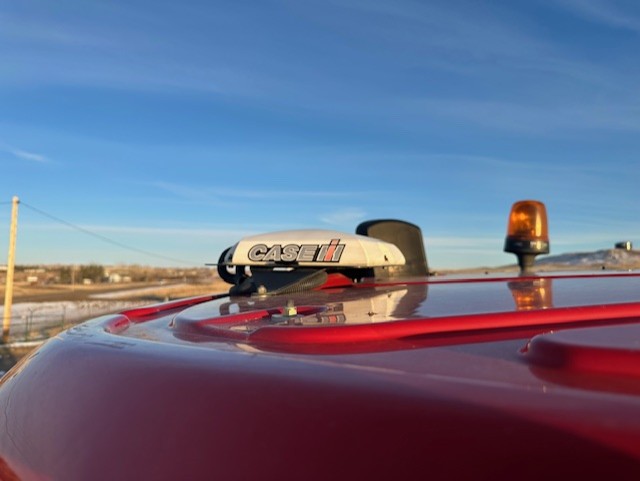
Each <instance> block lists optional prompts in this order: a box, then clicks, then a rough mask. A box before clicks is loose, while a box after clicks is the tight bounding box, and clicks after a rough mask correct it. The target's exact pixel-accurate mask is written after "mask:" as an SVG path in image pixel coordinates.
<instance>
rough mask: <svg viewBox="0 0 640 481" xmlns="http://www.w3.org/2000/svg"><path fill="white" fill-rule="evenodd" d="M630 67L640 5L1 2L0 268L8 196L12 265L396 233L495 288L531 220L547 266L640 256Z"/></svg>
mask: <svg viewBox="0 0 640 481" xmlns="http://www.w3.org/2000/svg"><path fill="white" fill-rule="evenodd" d="M639 60H640V3H638V2H637V1H635V0H629V1H613V0H609V1H605V0H555V1H552V0H526V1H518V0H504V1H487V2H478V1H471V0H469V1H465V0H446V1H407V0H384V1H382V0H261V1H256V0H251V1H250V0H247V1H243V0H229V1H218V0H208V1H204V0H202V1H195V0H185V1H182V2H175V1H165V0H154V1H142V0H128V1H126V2H125V1H93V0H58V1H51V0H48V1H36V0H21V1H19V2H16V1H13V0H0V166H2V173H0V256H2V255H4V252H6V251H7V246H8V237H9V222H10V210H11V206H10V204H9V202H10V201H11V198H12V196H14V195H17V196H18V197H20V199H21V201H22V202H23V205H21V207H20V215H19V233H18V245H17V262H18V263H21V264H35V263H89V262H97V263H102V264H113V263H137V264H145V265H194V266H202V265H204V264H205V263H207V262H216V261H217V259H218V256H219V254H220V252H221V251H222V250H223V249H224V248H226V247H227V246H229V245H231V244H233V243H234V242H236V241H237V240H238V239H239V238H240V237H242V236H244V235H249V234H256V233H259V232H266V231H274V230H282V229H297V228H323V229H334V230H340V231H346V232H353V231H354V229H355V226H356V225H357V224H358V223H359V222H361V221H363V220H369V219H375V218H398V219H404V220H407V221H410V222H413V223H415V224H417V225H419V226H420V227H421V228H422V230H423V234H424V236H425V240H426V247H427V256H428V259H429V263H430V266H431V267H432V268H435V269H443V268H457V267H473V266H487V265H489V266H491V265H501V264H506V263H512V262H513V261H514V259H513V257H512V256H511V255H508V254H505V253H503V252H502V245H503V240H504V235H505V231H506V220H507V215H508V213H509V209H510V207H511V205H512V203H513V202H515V201H517V200H520V199H528V198H531V199H537V200H541V201H543V202H545V204H546V205H547V210H548V214H549V223H550V234H551V252H552V254H554V253H555V254H559V253H563V252H570V251H585V250H595V249H601V248H609V247H611V246H612V245H613V244H614V243H615V242H617V241H621V240H631V241H634V242H636V243H638V244H640V219H639V216H638V213H639V211H640V188H639V187H638V185H640V169H639V167H640V163H639V162H638V158H639V155H640V135H639V133H640V87H639V86H640V61H639ZM43 212H44V213H46V214H48V215H49V216H46V215H43V214H42V213H43ZM52 216H53V218H52ZM56 219H61V220H64V221H65V222H68V223H71V224H73V225H74V226H78V227H80V228H81V229H85V230H86V231H88V232H91V233H95V234H96V235H97V236H103V237H105V238H107V239H110V240H113V241H114V242H116V243H120V244H123V245H124V246H125V247H132V249H130V248H125V247H121V246H118V245H116V244H114V243H108V242H104V241H103V240H102V239H100V238H99V237H97V236H91V235H87V234H86V233H84V232H82V231H79V230H77V229H73V228H70V227H69V226H68V225H65V224H64V223H61V222H58V221H57V220H56ZM3 226H4V229H3ZM2 230H5V232H6V234H4V235H3V234H2ZM140 251H144V252H140ZM149 254H151V255H149Z"/></svg>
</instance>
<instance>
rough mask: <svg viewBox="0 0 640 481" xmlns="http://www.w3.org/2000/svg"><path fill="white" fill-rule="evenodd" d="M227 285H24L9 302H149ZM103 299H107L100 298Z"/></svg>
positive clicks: (19, 285) (0, 291)
mask: <svg viewBox="0 0 640 481" xmlns="http://www.w3.org/2000/svg"><path fill="white" fill-rule="evenodd" d="M228 289H229V285H228V284H226V283H224V282H223V281H221V280H219V279H215V280H213V281H212V282H211V283H202V284H185V283H176V284H166V283H160V282H138V283H127V284H90V285H75V286H70V285H48V286H41V285H29V284H28V283H26V282H22V283H15V284H14V288H13V302H14V303H20V302H56V301H83V300H87V299H92V298H95V297H96V296H97V297H101V296H100V295H101V294H102V295H104V294H109V296H108V297H111V298H117V299H128V300H135V299H149V300H150V301H153V300H163V299H165V298H169V299H177V298H180V297H191V296H198V295H205V294H214V293H219V292H226V291H228ZM0 295H1V297H0V303H1V304H4V286H2V288H0ZM104 297H107V296H104Z"/></svg>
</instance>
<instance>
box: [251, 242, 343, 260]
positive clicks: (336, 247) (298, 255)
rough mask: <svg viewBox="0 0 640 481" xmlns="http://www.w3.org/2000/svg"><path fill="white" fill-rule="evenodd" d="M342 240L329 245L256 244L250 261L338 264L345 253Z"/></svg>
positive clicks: (252, 249) (252, 248)
mask: <svg viewBox="0 0 640 481" xmlns="http://www.w3.org/2000/svg"><path fill="white" fill-rule="evenodd" d="M344 246H345V245H344V244H340V239H331V242H329V243H328V244H320V245H318V244H300V245H298V244H287V245H284V246H283V245H281V244H274V245H272V246H271V247H269V246H267V245H265V244H256V245H254V246H252V247H251V249H249V260H252V261H254V262H338V261H340V256H342V252H343V251H344Z"/></svg>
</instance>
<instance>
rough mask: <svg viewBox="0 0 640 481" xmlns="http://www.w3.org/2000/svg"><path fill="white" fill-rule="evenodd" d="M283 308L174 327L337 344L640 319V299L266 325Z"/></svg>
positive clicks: (249, 338) (304, 309)
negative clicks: (347, 321) (367, 320)
mask: <svg viewBox="0 0 640 481" xmlns="http://www.w3.org/2000/svg"><path fill="white" fill-rule="evenodd" d="M322 310H324V308H322V307H314V306H298V313H299V314H301V315H312V314H314V313H316V312H321V311H322ZM279 312H280V310H278V309H263V310H256V311H251V312H244V313H239V314H233V315H230V316H220V317H214V318H210V319H203V320H198V321H193V320H189V319H181V318H180V316H177V317H176V318H175V320H174V324H173V327H174V328H175V329H176V332H179V333H184V334H194V333H198V334H205V335H209V336H213V337H218V338H222V339H233V340H243V341H244V342H248V343H256V344H262V343H265V344H327V343H329V344H335V343H354V342H372V341H385V340H393V339H400V338H404V337H410V336H424V335H431V334H450V333H465V332H469V331H484V330H491V329H504V328H523V327H533V326H563V325H568V324H586V323H593V322H594V321H599V322H607V323H621V322H635V321H638V320H640V302H633V303H625V304H610V305H602V306H588V307H582V306H581V307H563V308H551V309H542V310H533V311H516V312H500V313H489V314H473V315H459V316H445V317H433V318H421V319H407V320H396V321H389V322H378V323H370V324H353V325H339V326H300V325H292V326H289V325H281V324H280V325H264V323H265V322H268V321H269V320H270V319H271V316H272V315H273V314H275V313H279ZM234 326H246V327H248V328H250V327H254V330H253V331H251V330H249V331H238V330H232V328H233V327H234Z"/></svg>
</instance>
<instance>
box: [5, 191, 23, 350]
mask: <svg viewBox="0 0 640 481" xmlns="http://www.w3.org/2000/svg"><path fill="white" fill-rule="evenodd" d="M19 203H20V200H19V199H18V197H17V196H14V197H13V202H12V204H13V205H12V207H11V228H10V230H9V255H8V256H7V282H6V284H5V288H4V317H3V320H2V342H4V343H5V344H6V343H7V342H8V341H9V328H10V327H11V305H12V304H13V271H14V267H15V258H16V236H17V234H18V204H19Z"/></svg>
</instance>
